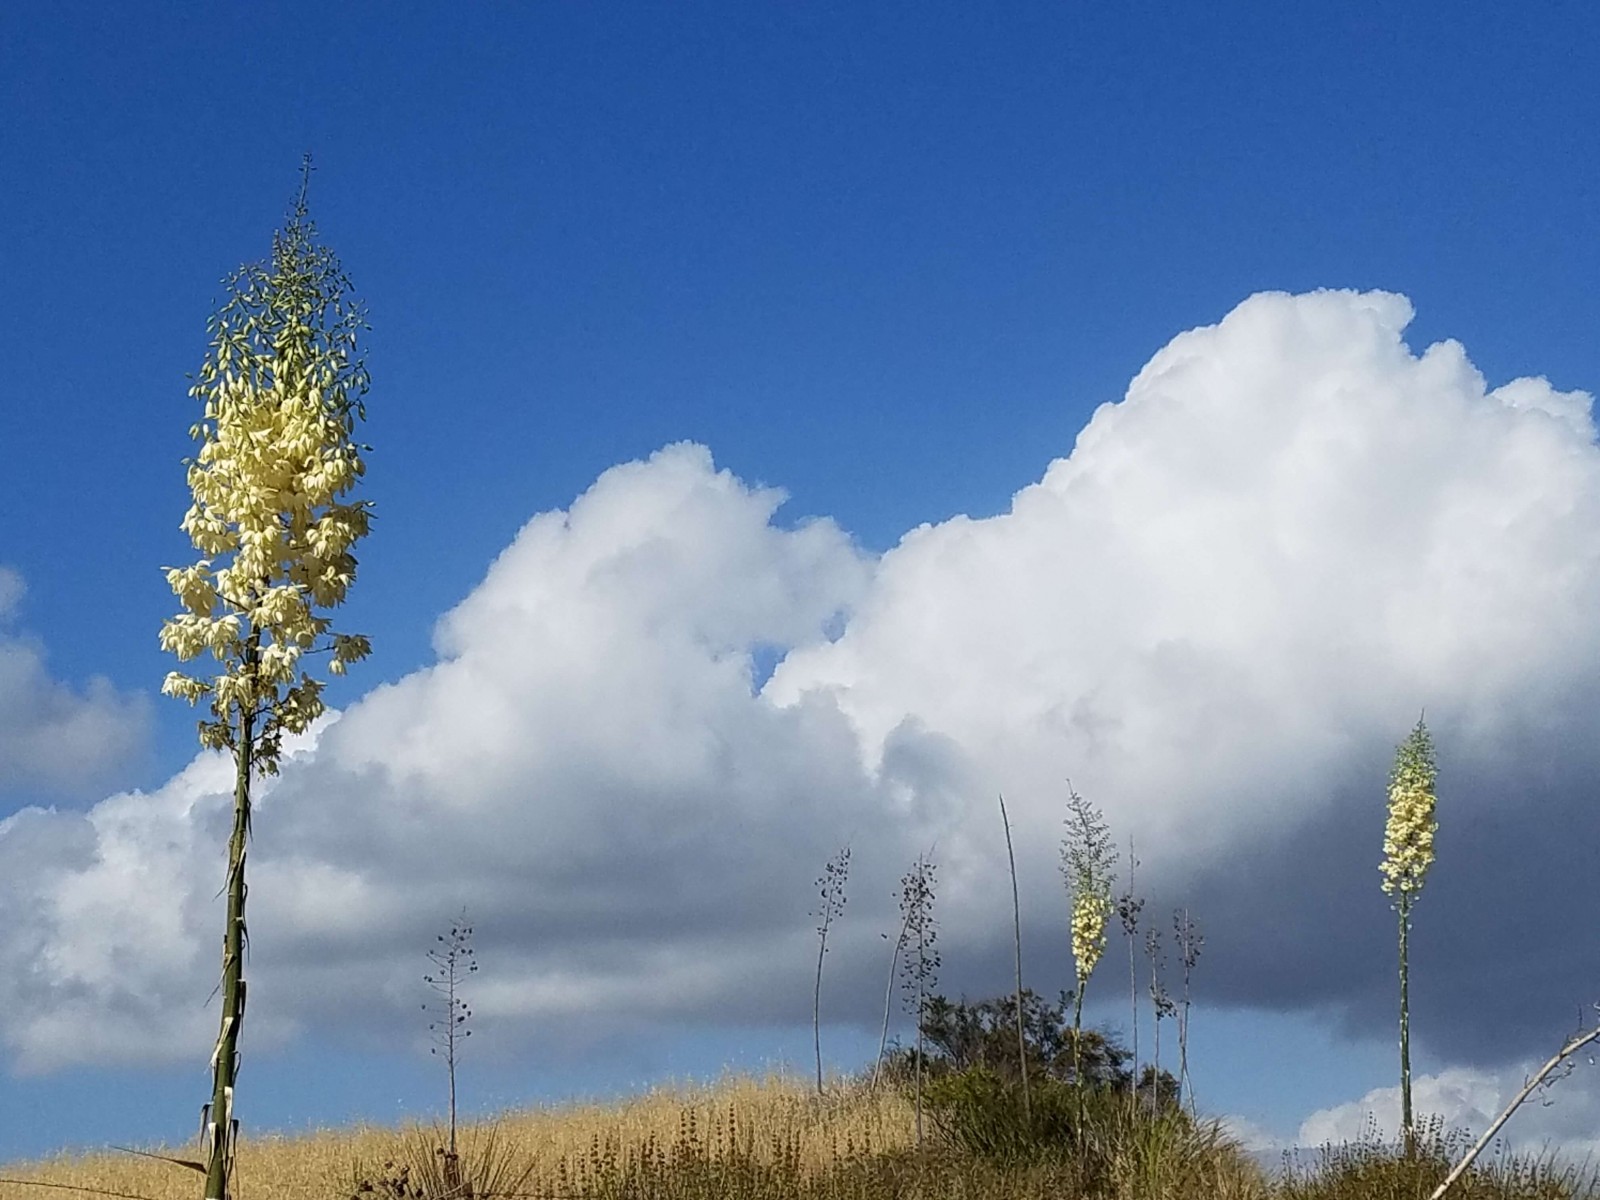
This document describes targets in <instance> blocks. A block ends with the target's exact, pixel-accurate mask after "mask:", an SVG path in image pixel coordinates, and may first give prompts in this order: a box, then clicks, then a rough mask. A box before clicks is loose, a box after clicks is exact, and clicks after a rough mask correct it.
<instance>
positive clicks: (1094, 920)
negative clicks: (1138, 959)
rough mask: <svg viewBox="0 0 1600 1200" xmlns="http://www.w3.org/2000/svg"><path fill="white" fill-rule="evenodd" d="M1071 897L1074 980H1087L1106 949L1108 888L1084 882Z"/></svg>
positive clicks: (1093, 882)
mask: <svg viewBox="0 0 1600 1200" xmlns="http://www.w3.org/2000/svg"><path fill="white" fill-rule="evenodd" d="M1085 883H1086V886H1083V887H1080V888H1078V889H1076V890H1075V891H1074V893H1073V897H1072V958H1073V961H1074V962H1076V963H1077V964H1078V978H1079V979H1087V978H1088V977H1089V975H1090V974H1091V973H1092V972H1093V971H1094V968H1095V965H1096V964H1097V963H1099V961H1100V956H1101V955H1102V954H1104V953H1105V949H1106V924H1107V922H1108V921H1109V919H1110V916H1111V888H1110V885H1109V884H1105V883H1103V882H1100V881H1095V880H1089V881H1085Z"/></svg>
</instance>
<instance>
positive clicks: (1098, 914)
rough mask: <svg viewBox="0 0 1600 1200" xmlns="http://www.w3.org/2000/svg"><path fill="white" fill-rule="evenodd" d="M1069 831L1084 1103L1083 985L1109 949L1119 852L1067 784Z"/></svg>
mask: <svg viewBox="0 0 1600 1200" xmlns="http://www.w3.org/2000/svg"><path fill="white" fill-rule="evenodd" d="M1067 792H1068V794H1069V796H1070V799H1069V800H1068V801H1067V821H1066V824H1067V836H1066V838H1065V839H1063V841H1062V843H1061V871H1062V874H1063V875H1064V876H1065V877H1066V883H1067V891H1068V893H1069V894H1070V896H1071V898H1072V961H1073V963H1074V966H1075V969H1076V970H1075V973H1076V976H1077V987H1076V988H1075V989H1074V990H1073V996H1072V1079H1073V1084H1074V1086H1076V1087H1077V1089H1078V1092H1079V1097H1080V1103H1081V1098H1082V1092H1083V989H1084V986H1085V985H1086V984H1087V983H1088V982H1089V976H1090V975H1091V974H1092V973H1093V972H1094V969H1095V966H1096V964H1097V963H1099V961H1100V956H1101V955H1102V954H1104V953H1105V949H1106V925H1107V923H1108V922H1109V921H1110V919H1111V913H1112V902H1111V885H1112V882H1113V881H1114V879H1115V875H1114V874H1113V868H1114V867H1115V866H1116V862H1117V852H1116V850H1115V848H1114V847H1113V846H1112V845H1111V832H1110V830H1109V829H1108V828H1107V827H1106V823H1105V820H1104V819H1103V818H1102V817H1101V815H1100V810H1099V809H1097V808H1095V806H1094V805H1092V804H1090V803H1089V802H1088V801H1087V800H1085V799H1084V798H1083V797H1082V796H1080V795H1078V793H1077V792H1075V791H1073V789H1072V784H1071V783H1070V782H1069V783H1068V784H1067Z"/></svg>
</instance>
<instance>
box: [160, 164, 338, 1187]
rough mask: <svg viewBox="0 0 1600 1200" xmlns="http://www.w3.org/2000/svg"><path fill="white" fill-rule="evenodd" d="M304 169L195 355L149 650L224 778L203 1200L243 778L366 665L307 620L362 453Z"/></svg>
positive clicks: (224, 1160)
mask: <svg viewBox="0 0 1600 1200" xmlns="http://www.w3.org/2000/svg"><path fill="white" fill-rule="evenodd" d="M310 170H311V165H310V160H309V158H308V159H307V160H306V163H305V164H304V167H303V175H302V183H301V188H300V194H299V197H298V199H297V200H296V202H295V205H294V207H293V209H292V210H291V213H290V216H289V220H288V223H287V225H286V227H285V228H284V229H282V230H281V231H279V232H278V233H276V234H275V235H274V236H273V240H272V258H271V260H270V262H267V263H258V264H254V265H249V266H244V267H241V268H240V269H239V270H238V271H236V272H235V273H234V274H233V275H232V276H231V277H230V278H229V279H228V281H227V283H228V288H229V291H230V292H231V293H232V298H231V299H230V300H229V301H228V302H227V303H226V304H225V305H224V306H223V307H222V308H221V309H220V310H219V311H218V312H217V313H216V314H215V315H214V316H213V317H212V318H211V321H210V324H209V332H210V334H211V350H210V353H209V354H208V355H207V356H206V360H205V362H204V364H203V365H202V366H201V368H200V373H199V377H198V381H197V382H196V383H195V385H194V386H193V387H192V388H191V389H190V395H192V396H194V397H195V398H196V399H198V400H199V401H200V402H201V404H202V406H203V416H202V418H201V420H200V421H199V422H198V423H196V424H195V425H194V426H193V427H191V429H190V431H189V432H190V436H192V437H193V438H194V439H195V440H196V441H198V442H199V443H200V450H199V453H198V454H197V455H196V456H195V457H194V458H193V459H189V460H186V462H187V466H188V483H189V488H190V490H191V492H192V493H193V496H194V503H193V504H192V505H191V506H190V508H189V511H188V512H187V513H186V514H185V515H184V518H183V523H182V528H183V530H184V532H185V533H187V534H188V535H189V539H190V541H191V542H193V544H194V547H195V549H197V550H198V551H200V553H201V554H202V555H204V557H203V558H201V559H200V560H199V561H198V562H196V563H195V564H194V565H192V566H188V567H175V568H168V569H167V582H168V583H169V584H171V586H172V590H173V592H174V593H176V595H177V596H178V599H179V601H180V602H181V603H182V606H183V611H182V612H180V613H179V614H178V615H177V616H175V617H172V618H171V619H169V620H168V621H166V622H165V623H164V624H163V625H162V627H161V646H162V648H163V649H164V650H168V651H171V652H172V653H173V654H176V655H177V657H178V660H179V661H180V662H188V661H189V660H191V659H194V658H197V657H199V656H200V655H201V654H202V653H205V652H209V653H210V654H211V656H212V658H213V659H214V660H215V661H216V662H217V664H218V666H219V669H218V670H217V671H216V672H215V673H214V674H211V675H209V676H201V675H188V674H183V673H181V672H178V671H173V672H171V673H170V674H168V675H167V677H166V681H165V682H164V683H163V684H162V689H161V690H162V691H164V692H165V693H167V694H168V695H170V696H178V697H181V698H183V699H185V700H187V701H189V703H190V704H198V703H199V702H200V701H201V700H205V701H207V702H208V704H209V708H210V712H211V719H209V720H202V721H201V722H200V726H199V731H200V743H201V745H202V746H205V747H207V748H209V749H213V750H226V751H228V752H229V753H231V754H232V755H233V761H234V768H235V771H234V797H233V832H232V834H231V836H230V837H229V839H228V874H227V882H226V891H227V924H226V926H225V927H224V934H223V951H222V982H221V985H220V991H221V993H222V1014H221V1029H220V1031H219V1033H218V1035H217V1043H216V1048H215V1050H214V1051H213V1052H212V1055H211V1068H212V1089H211V1102H210V1103H209V1104H208V1105H207V1106H206V1107H205V1109H204V1110H203V1115H202V1120H201V1131H202V1138H203V1150H204V1155H203V1157H204V1160H205V1164H206V1187H205V1195H206V1197H207V1198H208V1200H226V1197H227V1195H228V1191H229V1181H230V1176H231V1171H232V1166H233V1158H234V1149H235V1146H236V1144H237V1140H238V1128H239V1123H238V1121H237V1119H236V1118H235V1116H234V1080H235V1078H236V1076H237V1074H238V1069H239V1049H238V1047H239V1034H240V1030H241V1027H242V1026H243V1023H244V1012H245V981H244V976H243V955H244V950H245V947H246V946H247V944H248V940H249V935H248V932H247V930H246V926H245V894H246V889H245V877H244V876H245V854H246V844H247V842H248V840H249V836H250V789H251V783H252V780H253V779H254V778H255V777H257V776H263V775H273V774H276V773H277V770H278V760H279V755H280V753H281V751H282V744H283V736H284V734H294V733H300V732H302V731H303V730H305V729H306V728H307V726H309V725H310V724H311V722H312V721H314V720H315V719H316V718H317V717H318V716H320V715H321V713H322V711H323V704H322V686H323V685H322V684H321V683H319V682H318V681H317V680H315V679H313V678H312V677H311V676H310V675H309V674H308V673H306V672H305V671H304V670H303V669H302V659H303V658H304V657H305V656H306V655H308V654H311V653H314V652H323V651H326V652H327V653H329V654H330V658H329V661H328V670H329V671H330V672H331V673H332V674H335V675H338V674H342V673H343V672H344V668H345V665H346V664H347V663H350V662H354V661H356V660H358V659H361V658H364V657H366V655H367V654H368V653H369V652H370V646H369V644H368V642H367V639H366V638H364V637H361V636H359V635H347V634H336V633H332V632H331V631H330V622H329V620H328V618H327V617H325V616H321V615H318V612H317V610H318V609H326V608H331V607H333V606H334V605H336V604H338V603H340V602H341V601H342V600H343V599H344V597H345V592H346V590H347V589H348V588H349V586H350V584H351V582H352V581H353V580H354V578H355V573H356V560H355V557H354V556H353V555H352V554H351V547H352V546H354V544H355V543H356V541H357V540H358V539H360V538H361V537H362V536H363V535H365V534H366V532H367V528H368V522H369V520H370V514H369V512H368V502H367V501H355V502H344V501H342V500H341V499H340V497H341V496H343V495H344V494H345V493H347V492H348V491H349V490H350V489H351V488H352V487H354V486H355V483H356V481H357V480H358V479H359V478H360V477H361V475H362V473H363V470H364V467H363V464H362V460H361V452H362V451H363V450H366V449H369V447H365V446H358V445H357V444H356V443H355V442H354V441H353V440H352V438H353V435H354V432H355V422H356V419H357V418H358V417H360V418H364V417H365V416H366V413H365V411H364V409H363V407H362V404H361V400H360V398H361V396H362V395H363V394H364V393H365V392H366V390H367V385H368V379H367V371H366V368H365V366H364V365H363V363H362V360H361V357H360V355H359V353H358V350H357V344H356V338H357V334H358V332H359V331H360V330H362V329H365V328H366V327H367V326H366V325H365V323H364V317H363V312H362V309H361V308H360V306H359V305H357V304H355V303H353V302H352V301H350V300H349V299H347V293H348V291H349V287H350V285H349V281H348V279H347V278H346V277H345V275H344V274H343V272H342V271H341V269H340V267H339V262H338V260H337V259H336V258H335V257H334V256H333V254H332V253H331V252H330V251H329V250H327V249H325V248H323V247H321V246H319V245H317V243H316V237H315V232H316V231H315V228H314V226H313V225H312V224H311V222H310V221H309V220H308V219H307V216H306V184H307V183H308V182H309V180H310Z"/></svg>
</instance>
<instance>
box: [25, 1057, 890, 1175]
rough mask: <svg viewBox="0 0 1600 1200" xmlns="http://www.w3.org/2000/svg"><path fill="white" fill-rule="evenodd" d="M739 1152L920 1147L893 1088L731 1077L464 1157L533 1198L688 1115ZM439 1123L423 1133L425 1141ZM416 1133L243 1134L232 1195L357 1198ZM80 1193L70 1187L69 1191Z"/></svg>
mask: <svg viewBox="0 0 1600 1200" xmlns="http://www.w3.org/2000/svg"><path fill="white" fill-rule="evenodd" d="M730 1113H732V1114H733V1118H734V1135H733V1136H734V1137H735V1138H736V1139H737V1142H738V1145H739V1146H740V1147H742V1148H745V1149H747V1150H749V1151H750V1153H751V1154H752V1155H753V1156H754V1157H756V1158H757V1159H762V1160H768V1159H770V1158H771V1157H772V1156H773V1155H774V1154H776V1153H781V1152H782V1148H783V1147H794V1148H795V1149H797V1150H798V1152H799V1163H800V1165H801V1167H802V1168H803V1169H804V1170H806V1171H807V1172H808V1173H810V1172H820V1171H822V1170H824V1169H825V1168H827V1167H828V1166H831V1165H832V1164H833V1163H834V1162H835V1161H837V1160H838V1159H839V1158H840V1157H841V1156H843V1155H845V1154H847V1153H850V1152H852V1151H854V1152H865V1151H885V1150H900V1149H904V1148H907V1147H909V1146H910V1145H911V1142H912V1139H913V1114H912V1110H911V1106H910V1105H909V1103H907V1101H906V1100H905V1099H904V1098H902V1097H901V1096H899V1095H898V1094H896V1093H895V1091H894V1090H893V1089H892V1088H887V1087H885V1088H883V1089H881V1090H880V1091H879V1093H878V1094H877V1095H872V1094H869V1093H868V1092H867V1091H865V1090H864V1089H861V1088H858V1087H842V1086H841V1087H836V1088H835V1089H834V1090H833V1091H832V1092H831V1093H830V1095H829V1096H827V1097H826V1098H821V1099H819V1098H818V1097H817V1096H816V1094H815V1092H814V1091H811V1090H809V1089H808V1087H807V1085H806V1084H805V1083H803V1082H801V1081H800V1080H798V1079H794V1078H786V1077H781V1076H776V1075H774V1076H769V1077H767V1078H765V1079H759V1080H758V1079H751V1078H745V1077H728V1078H725V1079H723V1080H721V1081H719V1082H718V1083H715V1084H711V1085H702V1086H692V1085H691V1086H677V1087H665V1088H658V1089H655V1090H653V1091H651V1092H648V1093H645V1094H643V1095H640V1096H636V1097H633V1098H630V1099H626V1100H622V1101H619V1102H616V1103H612V1104H603V1105H602V1104H576V1105H567V1106H563V1107H559V1108H541V1109H533V1110H528V1111H523V1112H512V1113H508V1114H506V1115H504V1116H503V1117H501V1118H499V1119H498V1120H497V1121H494V1122H490V1123H487V1124H479V1125H468V1126H465V1127H464V1128H463V1133H462V1143H463V1145H462V1157H463V1159H464V1160H470V1157H471V1153H472V1150H473V1149H474V1148H475V1147H476V1146H477V1145H478V1144H480V1142H481V1139H482V1138H483V1137H484V1136H485V1134H486V1131H487V1130H488V1129H489V1128H491V1127H497V1128H498V1137H499V1139H500V1140H501V1143H502V1145H503V1146H505V1147H508V1148H509V1149H510V1150H511V1152H512V1153H513V1154H515V1155H516V1156H518V1157H519V1158H520V1159H521V1160H522V1161H526V1162H531V1163H533V1164H534V1165H535V1170H534V1174H533V1175H532V1176H531V1177H530V1179H529V1181H528V1183H529V1190H535V1189H536V1188H537V1187H539V1186H553V1185H554V1184H555V1182H556V1179H557V1177H558V1171H559V1169H560V1166H561V1164H563V1163H565V1164H566V1165H567V1167H568V1169H569V1170H571V1169H573V1168H574V1167H575V1166H576V1165H577V1164H579V1163H580V1162H582V1161H585V1160H587V1159H588V1157H589V1155H590V1151H591V1149H593V1148H594V1147H595V1146H596V1145H597V1144H599V1145H601V1146H606V1145H609V1146H611V1147H613V1148H614V1149H616V1150H617V1151H618V1152H619V1153H622V1152H626V1151H627V1150H628V1149H629V1148H636V1147H641V1146H644V1145H645V1144H647V1143H649V1142H651V1141H653V1142H654V1143H655V1144H656V1145H658V1146H668V1145H671V1144H672V1143H673V1141H674V1140H675V1139H676V1138H677V1137H678V1135H679V1133H680V1130H681V1127H682V1122H683V1120H684V1118H685V1114H692V1119H693V1120H694V1122H695V1125H696V1127H697V1129H698V1131H699V1137H700V1138H701V1139H702V1140H703V1141H705V1142H708V1143H712V1144H723V1145H725V1144H726V1139H727V1137H728V1132H727V1131H728V1126H729V1114H730ZM430 1128H431V1127H422V1130H421V1132H423V1133H426V1132H428V1131H429V1130H430ZM418 1133H419V1129H418V1127H417V1126H415V1125H413V1126H410V1127H409V1128H402V1129H392V1128H379V1127H372V1126H361V1127H356V1128H352V1129H343V1130H326V1131H319V1132H316V1133H311V1134H302V1135H296V1136H281V1135H263V1136H257V1137H250V1136H248V1130H247V1131H246V1136H245V1137H244V1138H243V1140H242V1142H241V1145H240V1148H239V1161H238V1165H237V1167H236V1169H235V1177H234V1178H235V1192H236V1195H237V1196H238V1197H239V1200H305V1198H308V1197H318V1198H321V1200H326V1198H328V1197H332V1196H348V1195H349V1191H350V1185H351V1184H352V1182H353V1179H354V1175H355V1171H356V1170H357V1168H358V1166H359V1167H361V1168H363V1169H364V1170H365V1171H366V1172H367V1173H368V1174H369V1175H371V1174H372V1173H373V1172H375V1171H376V1170H377V1169H379V1168H381V1167H382V1165H383V1163H384V1162H385V1161H387V1160H391V1159H394V1158H396V1157H397V1156H399V1155H402V1154H403V1153H404V1152H405V1151H406V1149H407V1148H408V1147H414V1145H415V1143H416V1141H417V1140H418ZM157 1150H158V1152H159V1153H163V1154H169V1155H172V1156H173V1157H176V1158H185V1157H191V1158H192V1157H194V1154H193V1150H192V1148H191V1147H175V1148H174V1147H168V1148H157ZM0 1177H3V1178H5V1179H8V1180H27V1181H30V1182H35V1181H36V1182H37V1184H39V1185H47V1186H26V1185H20V1186H19V1185H13V1184H6V1185H5V1186H3V1187H0V1200H66V1197H68V1196H72V1195H80V1196H81V1195H83V1194H84V1193H83V1192H81V1191H78V1189H99V1190H100V1191H104V1192H111V1193H117V1194H121V1195H127V1196H138V1197H144V1198H147V1200H194V1198H195V1197H196V1196H197V1195H198V1194H199V1185H200V1177H199V1176H198V1175H197V1174H196V1173H195V1172H192V1171H188V1170H185V1169H183V1168H181V1167H177V1166H173V1165H171V1164H169V1163H164V1162H158V1161H156V1160H154V1159H149V1158H140V1157H135V1156H133V1155H128V1154H120V1153H109V1154H91V1155H86V1156H81V1157H73V1156H63V1157H58V1158H52V1159H46V1160H43V1161H38V1162H31V1163H16V1164H11V1165H8V1166H3V1167H0ZM63 1189H71V1190H63Z"/></svg>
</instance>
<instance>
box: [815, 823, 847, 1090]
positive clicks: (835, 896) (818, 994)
mask: <svg viewBox="0 0 1600 1200" xmlns="http://www.w3.org/2000/svg"><path fill="white" fill-rule="evenodd" d="M849 874H850V847H849V846H846V847H844V848H843V849H842V850H840V851H839V852H838V853H837V854H835V855H834V856H833V857H832V858H830V859H829V860H828V865H827V867H826V868H825V869H824V870H823V872H822V877H821V878H820V879H818V880H817V887H818V889H819V890H820V892H821V894H822V911H821V912H820V913H818V914H817V915H818V916H819V917H820V918H821V922H822V923H821V924H820V925H818V926H817V979H816V989H815V991H814V992H813V993H812V997H811V1036H812V1041H813V1042H814V1044H815V1046H816V1051H817V1095H819V1096H820V1095H822V960H823V958H824V957H825V956H826V955H827V953H828V930H830V929H832V928H833V922H834V919H835V918H836V917H840V916H843V915H844V905H845V895H844V884H845V880H846V879H847V878H848V877H849Z"/></svg>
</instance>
